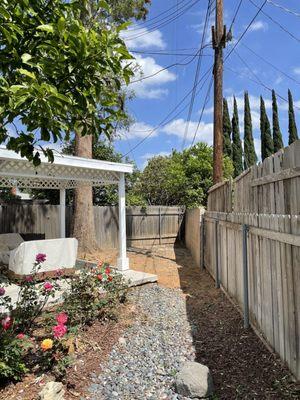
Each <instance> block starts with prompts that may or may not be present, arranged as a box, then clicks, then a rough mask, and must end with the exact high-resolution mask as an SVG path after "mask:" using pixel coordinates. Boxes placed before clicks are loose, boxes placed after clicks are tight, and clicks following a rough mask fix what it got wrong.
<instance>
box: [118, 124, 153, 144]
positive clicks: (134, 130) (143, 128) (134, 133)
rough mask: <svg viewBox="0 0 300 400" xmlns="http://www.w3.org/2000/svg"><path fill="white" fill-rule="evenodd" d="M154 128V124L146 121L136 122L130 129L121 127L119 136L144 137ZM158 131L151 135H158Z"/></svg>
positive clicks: (129, 137) (127, 137) (124, 137)
mask: <svg viewBox="0 0 300 400" xmlns="http://www.w3.org/2000/svg"><path fill="white" fill-rule="evenodd" d="M153 129H154V127H153V126H151V125H149V124H147V123H145V122H135V123H134V124H132V125H130V127H129V129H128V130H126V129H120V130H119V131H118V136H119V137H120V139H121V140H122V139H127V140H131V139H143V138H144V137H146V136H147V135H149V134H150V132H152V131H153ZM157 134H158V131H154V132H153V133H151V137H153V136H157Z"/></svg>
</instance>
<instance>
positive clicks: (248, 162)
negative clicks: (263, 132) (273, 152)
mask: <svg viewBox="0 0 300 400" xmlns="http://www.w3.org/2000/svg"><path fill="white" fill-rule="evenodd" d="M244 104H245V106H244V168H245V169H248V168H249V167H251V166H252V165H254V164H256V161H257V156H256V153H255V147H254V140H253V132H252V119H251V109H250V102H249V95H248V92H245V94H244Z"/></svg>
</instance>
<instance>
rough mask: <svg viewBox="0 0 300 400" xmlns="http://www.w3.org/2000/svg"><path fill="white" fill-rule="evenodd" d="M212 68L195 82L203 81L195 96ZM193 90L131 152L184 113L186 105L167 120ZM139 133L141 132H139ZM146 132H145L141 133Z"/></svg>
mask: <svg viewBox="0 0 300 400" xmlns="http://www.w3.org/2000/svg"><path fill="white" fill-rule="evenodd" d="M212 69H213V66H211V67H210V68H209V69H208V70H207V71H206V72H205V74H204V75H203V76H202V78H201V79H200V80H199V81H198V82H197V86H198V85H199V84H200V82H201V81H202V80H204V79H205V78H206V79H205V80H204V82H203V85H202V86H201V87H200V88H199V90H198V92H197V94H198V93H199V92H200V91H201V90H202V88H203V86H204V84H205V82H206V80H207V79H208V76H209V75H208V74H209V73H210V72H211V71H212ZM192 90H193V88H192V89H191V90H189V91H188V93H187V94H186V95H185V96H184V97H183V98H182V99H181V100H180V102H179V103H178V104H177V105H176V107H174V108H173V109H172V110H171V111H170V112H169V113H168V114H167V116H166V117H165V118H164V119H163V120H162V121H161V122H160V123H159V124H158V125H156V127H154V128H153V129H152V130H150V131H149V133H148V135H146V136H145V137H144V138H143V139H142V140H140V141H139V142H138V143H137V144H136V145H135V146H134V147H132V148H131V151H133V150H135V149H136V148H137V147H139V146H140V145H141V144H143V143H144V142H145V141H146V140H147V139H148V138H149V137H150V136H152V135H153V133H154V132H156V131H157V130H158V129H159V128H161V127H162V126H165V125H167V124H168V123H170V122H172V121H173V120H174V119H175V118H176V117H178V116H179V115H180V114H181V113H182V112H183V111H185V110H186V109H187V107H188V104H186V105H185V106H184V108H182V109H181V110H180V111H179V112H178V113H177V114H176V115H175V116H173V117H172V118H170V119H168V118H169V117H170V116H171V115H172V114H173V113H174V112H175V111H176V110H177V109H178V108H179V107H180V106H181V105H182V103H183V102H184V101H185V100H186V99H187V98H188V97H189V95H190V94H191V92H192ZM140 132H141V131H140ZM143 132H146V131H143ZM128 154H129V153H126V154H124V155H123V158H124V157H126V156H127V155H128Z"/></svg>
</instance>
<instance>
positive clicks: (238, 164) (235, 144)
mask: <svg viewBox="0 0 300 400" xmlns="http://www.w3.org/2000/svg"><path fill="white" fill-rule="evenodd" d="M232 162H233V168H234V177H236V176H238V175H240V174H241V173H242V172H243V149H242V142H241V138H240V127H239V113H238V108H237V102H236V98H235V97H234V98H233V117H232Z"/></svg>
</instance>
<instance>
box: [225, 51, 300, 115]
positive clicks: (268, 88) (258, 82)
mask: <svg viewBox="0 0 300 400" xmlns="http://www.w3.org/2000/svg"><path fill="white" fill-rule="evenodd" d="M235 54H236V55H237V56H238V58H239V59H240V60H241V61H242V63H243V64H244V65H245V67H246V68H247V69H248V71H249V72H250V73H251V74H252V75H253V76H254V77H255V79H256V80H254V79H251V78H249V77H248V76H247V79H249V80H251V81H252V82H255V83H256V84H259V85H260V86H262V87H263V88H264V89H266V90H268V91H269V92H272V90H273V89H271V88H270V87H269V86H267V85H266V84H265V83H264V82H263V81H262V80H261V79H260V78H259V77H258V76H257V74H256V73H255V72H254V71H253V70H252V68H251V67H250V66H249V64H248V63H247V62H246V61H245V60H244V59H243V58H242V57H241V56H240V54H238V52H237V50H235ZM229 69H230V68H229ZM230 70H231V71H232V72H234V73H236V74H238V75H240V76H242V75H241V74H240V73H239V72H237V71H235V70H233V69H230ZM275 93H276V95H277V97H279V98H280V99H281V100H283V101H285V102H286V103H288V102H289V101H288V99H286V98H285V97H283V96H282V95H281V94H279V93H278V92H276V91H275ZM295 108H297V109H299V110H300V107H297V106H296V105H295Z"/></svg>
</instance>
